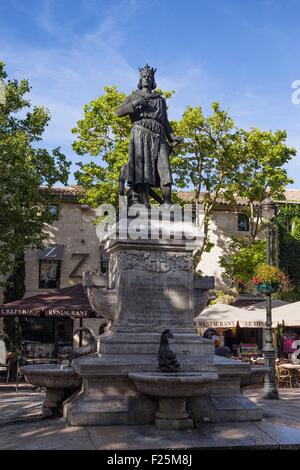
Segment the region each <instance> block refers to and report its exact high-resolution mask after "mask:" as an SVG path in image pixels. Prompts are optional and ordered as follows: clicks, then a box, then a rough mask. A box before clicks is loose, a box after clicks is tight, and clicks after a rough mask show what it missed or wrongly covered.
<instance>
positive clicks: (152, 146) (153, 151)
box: [116, 90, 173, 188]
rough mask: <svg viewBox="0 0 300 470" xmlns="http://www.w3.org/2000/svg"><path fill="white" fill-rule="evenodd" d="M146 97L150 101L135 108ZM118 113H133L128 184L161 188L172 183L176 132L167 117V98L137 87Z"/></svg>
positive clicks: (120, 114)
mask: <svg viewBox="0 0 300 470" xmlns="http://www.w3.org/2000/svg"><path fill="white" fill-rule="evenodd" d="M139 98H146V99H147V100H148V103H147V105H146V106H143V107H142V109H134V108H133V105H132V102H133V101H135V100H137V99H139ZM116 113H117V115H118V116H126V115H129V116H130V119H131V122H132V123H133V126H132V129H131V134H130V141H129V151H128V179H127V181H128V184H129V186H131V187H132V188H134V187H135V186H136V185H137V184H148V185H149V186H153V187H159V186H161V185H167V184H171V183H172V174H171V168H170V162H169V154H170V146H169V144H168V142H167V139H168V140H170V141H171V138H170V134H171V133H173V130H172V127H171V124H170V123H169V120H168V117H167V107H166V102H165V99H164V98H163V97H162V96H161V95H160V94H158V93H155V92H152V93H145V92H143V91H141V90H136V91H135V92H134V93H132V95H130V96H128V97H127V98H126V100H125V101H124V103H123V104H121V106H120V107H119V108H118V109H117V111H116Z"/></svg>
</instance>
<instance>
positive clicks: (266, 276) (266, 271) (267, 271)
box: [252, 264, 284, 294]
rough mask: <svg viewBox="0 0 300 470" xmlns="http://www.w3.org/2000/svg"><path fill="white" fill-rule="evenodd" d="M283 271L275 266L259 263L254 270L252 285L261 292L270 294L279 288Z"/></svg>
mask: <svg viewBox="0 0 300 470" xmlns="http://www.w3.org/2000/svg"><path fill="white" fill-rule="evenodd" d="M283 276H284V273H283V272H282V271H280V269H279V268H277V266H272V265H269V264H260V265H259V266H258V267H257V268H256V269H255V272H254V277H253V280H252V282H253V285H254V286H255V287H256V290H257V291H258V292H260V293H262V294H272V293H274V292H277V291H278V290H279V289H280V286H281V283H282V280H283Z"/></svg>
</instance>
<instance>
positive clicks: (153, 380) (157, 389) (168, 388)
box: [128, 372, 218, 429]
mask: <svg viewBox="0 0 300 470" xmlns="http://www.w3.org/2000/svg"><path fill="white" fill-rule="evenodd" d="M128 376H129V378H130V379H131V380H133V381H134V383H135V386H136V388H137V390H138V391H139V392H140V393H143V394H145V395H151V396H155V397H158V398H159V409H158V411H157V412H156V415H155V426H156V427H157V428H158V429H190V428H193V427H194V420H193V418H192V417H191V416H190V413H189V411H188V410H187V407H186V399H187V398H189V397H197V396H200V395H203V394H206V393H209V390H210V386H211V384H212V383H213V382H215V381H216V380H218V374H215V373H213V372H203V373H200V372H199V373H198V372H170V373H163V372H144V373H130V374H128Z"/></svg>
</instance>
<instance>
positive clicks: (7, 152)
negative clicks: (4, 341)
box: [0, 62, 70, 274]
mask: <svg viewBox="0 0 300 470" xmlns="http://www.w3.org/2000/svg"><path fill="white" fill-rule="evenodd" d="M0 80H2V81H3V82H4V83H5V99H1V102H0V221H1V223H0V274H8V273H9V272H11V271H12V270H13V266H14V263H15V262H19V261H18V260H20V258H21V257H22V255H23V252H24V250H25V249H27V248H30V247H35V246H38V245H40V244H41V242H42V240H43V238H44V234H43V227H44V224H45V223H51V222H52V221H53V220H54V218H55V216H53V214H52V213H51V211H50V210H49V196H50V193H49V192H48V191H40V189H39V187H40V186H46V187H48V188H50V187H51V186H52V185H54V184H55V183H57V182H61V183H63V184H67V179H68V171H69V166H70V163H69V162H67V161H66V158H65V156H64V155H63V154H62V153H61V151H60V149H59V148H55V149H54V150H53V151H52V153H49V152H48V151H47V150H46V149H44V148H40V147H39V146H38V143H39V142H40V141H41V138H42V134H43V132H44V130H45V128H46V126H47V125H48V122H49V120H50V116H49V112H48V111H47V110H46V109H45V108H43V107H34V108H33V109H31V104H30V101H29V100H28V99H27V98H26V95H27V93H29V91H30V86H29V83H28V81H27V80H25V79H24V80H21V81H20V82H18V81H17V80H15V79H12V80H10V79H7V74H6V72H5V65H4V63H2V62H0ZM2 98H3V97H2ZM26 111H27V112H26Z"/></svg>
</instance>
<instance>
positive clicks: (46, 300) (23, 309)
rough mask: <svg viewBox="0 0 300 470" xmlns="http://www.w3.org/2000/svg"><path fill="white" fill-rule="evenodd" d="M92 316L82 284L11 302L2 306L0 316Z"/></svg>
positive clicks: (92, 312)
mask: <svg viewBox="0 0 300 470" xmlns="http://www.w3.org/2000/svg"><path fill="white" fill-rule="evenodd" d="M40 315H45V316H46V317H74V318H91V317H95V312H94V310H93V309H92V308H91V306H90V303H89V300H88V296H87V294H86V291H85V288H84V287H83V286H82V284H76V285H75V286H71V287H65V288H64V289H56V290H53V291H51V292H43V293H42V294H38V295H34V296H32V297H26V298H23V299H21V300H15V301H14V302H9V303H7V304H4V305H2V306H1V307H0V316H2V317H7V316H40Z"/></svg>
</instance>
